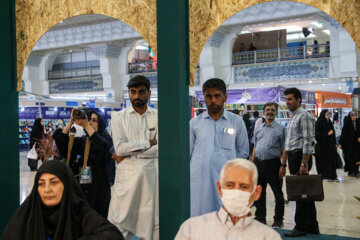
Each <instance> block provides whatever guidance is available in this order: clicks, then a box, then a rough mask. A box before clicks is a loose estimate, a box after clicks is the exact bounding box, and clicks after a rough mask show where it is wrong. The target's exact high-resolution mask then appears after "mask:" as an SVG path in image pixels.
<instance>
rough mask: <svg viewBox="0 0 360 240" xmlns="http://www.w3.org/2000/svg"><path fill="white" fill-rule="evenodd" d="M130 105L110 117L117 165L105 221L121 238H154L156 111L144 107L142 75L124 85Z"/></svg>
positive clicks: (146, 86)
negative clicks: (127, 91)
mask: <svg viewBox="0 0 360 240" xmlns="http://www.w3.org/2000/svg"><path fill="white" fill-rule="evenodd" d="M127 87H128V89H129V97H130V101H131V106H130V107H127V108H125V109H124V110H122V111H120V112H117V113H115V114H113V116H112V118H111V128H112V129H111V130H112V138H113V142H114V149H115V154H114V156H113V158H114V159H115V160H116V162H117V168H116V176H115V183H114V186H113V189H112V192H111V202H110V207H109V215H108V219H109V221H110V222H112V223H113V224H114V225H115V226H117V227H118V228H119V229H120V231H121V232H122V233H123V235H124V237H125V239H131V237H132V235H134V234H135V235H137V236H138V237H140V238H141V239H146V240H152V239H158V222H157V220H158V217H157V216H158V214H157V211H156V210H157V209H158V208H157V158H158V145H157V129H158V116H157V110H155V109H153V108H150V107H148V106H147V102H148V100H149V97H150V96H151V90H150V82H149V80H148V79H147V78H146V77H144V76H136V77H134V78H132V79H131V80H130V81H129V83H128V85H127Z"/></svg>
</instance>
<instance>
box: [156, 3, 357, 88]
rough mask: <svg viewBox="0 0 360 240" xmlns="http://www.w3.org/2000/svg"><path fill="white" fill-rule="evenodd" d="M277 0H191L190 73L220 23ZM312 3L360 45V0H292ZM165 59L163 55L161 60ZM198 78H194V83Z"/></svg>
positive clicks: (193, 71) (192, 72)
mask: <svg viewBox="0 0 360 240" xmlns="http://www.w3.org/2000/svg"><path fill="white" fill-rule="evenodd" d="M272 1H276V0H221V1H220V0H190V1H189V8H190V9H189V17H190V33H189V38H190V74H191V80H193V79H194V73H195V69H196V65H197V63H198V60H199V57H200V53H201V51H202V49H203V47H204V46H205V44H206V43H207V41H208V40H209V38H210V37H211V35H212V34H213V33H214V32H215V31H216V30H217V29H218V28H219V26H220V25H221V24H222V23H223V22H224V21H225V20H227V19H228V18H229V17H231V16H232V15H234V14H235V13H237V12H239V11H241V10H243V9H245V8H248V7H251V6H253V5H256V4H259V3H263V2H272ZM291 1H293V2H299V3H304V4H308V5H310V6H312V7H315V8H317V9H319V10H321V11H323V12H325V13H327V14H329V15H330V16H331V17H333V18H334V19H335V20H336V21H338V22H339V23H340V24H341V25H342V26H343V27H344V28H345V29H346V30H347V31H348V33H349V34H350V36H352V38H353V40H354V41H355V44H356V45H357V47H358V48H360V34H357V31H358V30H359V28H360V18H359V12H360V1H358V0H291ZM159 61H161V59H160V60H159ZM193 83H194V82H192V84H193Z"/></svg>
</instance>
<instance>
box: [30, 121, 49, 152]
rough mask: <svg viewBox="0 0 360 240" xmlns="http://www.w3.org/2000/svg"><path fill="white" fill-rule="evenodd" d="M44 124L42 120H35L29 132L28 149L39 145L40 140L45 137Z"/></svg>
mask: <svg viewBox="0 0 360 240" xmlns="http://www.w3.org/2000/svg"><path fill="white" fill-rule="evenodd" d="M45 133H46V131H45V124H44V121H43V119H42V118H37V119H35V122H34V125H33V127H32V130H31V132H30V148H32V147H33V146H34V144H35V143H39V142H40V141H41V139H43V137H44V136H45Z"/></svg>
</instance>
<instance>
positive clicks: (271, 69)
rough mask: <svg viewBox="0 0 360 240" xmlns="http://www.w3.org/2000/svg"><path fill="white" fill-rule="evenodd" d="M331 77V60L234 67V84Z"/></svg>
mask: <svg viewBox="0 0 360 240" xmlns="http://www.w3.org/2000/svg"><path fill="white" fill-rule="evenodd" d="M324 77H329V60H328V59H312V60H304V61H288V62H277V63H262V64H251V65H237V66H234V82H235V83H243V82H258V81H282V80H287V81H291V80H297V79H308V78H324Z"/></svg>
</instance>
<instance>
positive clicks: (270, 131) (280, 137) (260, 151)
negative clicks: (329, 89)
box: [251, 102, 287, 228]
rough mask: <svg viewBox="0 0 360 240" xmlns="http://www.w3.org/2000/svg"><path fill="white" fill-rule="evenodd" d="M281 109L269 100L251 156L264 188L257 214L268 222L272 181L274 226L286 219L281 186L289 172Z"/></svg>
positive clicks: (258, 203)
mask: <svg viewBox="0 0 360 240" xmlns="http://www.w3.org/2000/svg"><path fill="white" fill-rule="evenodd" d="M277 110H278V104H277V103H275V102H268V103H266V104H265V105H264V114H265V123H262V124H261V125H259V127H258V128H257V129H256V130H255V133H254V150H253V154H252V159H251V160H252V162H254V163H255V165H256V167H257V170H258V173H259V177H258V179H259V180H258V183H259V185H261V188H262V192H261V196H260V198H259V200H258V201H256V202H255V205H256V212H255V218H256V220H258V221H259V222H262V223H264V224H266V186H267V184H269V185H270V187H271V189H272V191H273V193H274V196H275V215H274V222H273V224H272V227H278V228H281V227H282V226H283V219H284V194H283V192H282V189H281V188H282V181H281V179H282V178H283V177H284V176H285V173H286V166H287V165H286V159H285V158H284V156H285V155H284V154H285V150H284V145H285V136H286V128H285V127H284V126H283V125H281V124H279V123H277V122H276V121H274V120H275V116H276V114H277ZM280 158H281V159H280Z"/></svg>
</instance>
